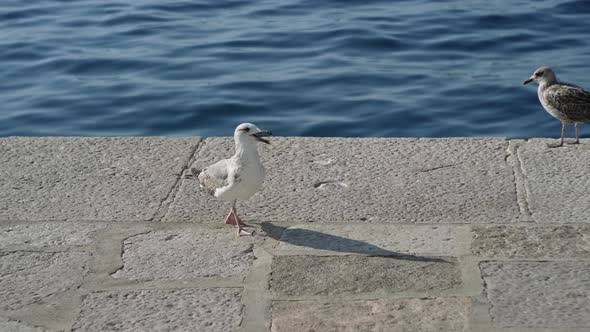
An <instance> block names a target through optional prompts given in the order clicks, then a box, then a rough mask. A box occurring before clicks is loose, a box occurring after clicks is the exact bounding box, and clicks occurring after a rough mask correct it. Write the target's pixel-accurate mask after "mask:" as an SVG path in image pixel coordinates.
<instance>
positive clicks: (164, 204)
mask: <svg viewBox="0 0 590 332" xmlns="http://www.w3.org/2000/svg"><path fill="white" fill-rule="evenodd" d="M205 142H206V140H204V139H203V138H200V139H199V142H197V144H196V145H195V146H194V147H193V148H192V149H191V152H190V154H189V157H188V158H187V159H186V162H185V163H184V165H183V166H182V169H181V170H180V172H179V173H178V175H177V177H176V181H174V184H173V185H172V187H171V188H170V191H169V192H168V194H167V195H166V197H164V199H162V200H161V201H160V204H159V206H158V208H157V209H156V212H155V213H154V215H153V216H152V218H150V220H149V221H155V220H156V219H157V221H160V222H161V221H162V220H164V218H165V217H166V215H167V214H168V212H169V210H170V206H172V204H173V203H174V201H175V200H176V195H177V194H178V191H179V190H180V184H181V182H182V178H183V176H184V173H185V171H186V170H187V169H188V168H189V167H190V166H191V165H192V164H193V162H194V161H195V159H196V157H197V154H198V153H199V151H200V150H201V148H202V146H203V145H205Z"/></svg>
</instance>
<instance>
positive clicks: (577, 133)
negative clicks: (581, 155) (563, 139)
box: [568, 122, 580, 144]
mask: <svg viewBox="0 0 590 332" xmlns="http://www.w3.org/2000/svg"><path fill="white" fill-rule="evenodd" d="M574 128H576V140H575V141H573V142H568V144H580V129H579V128H578V123H577V122H575V123H574Z"/></svg>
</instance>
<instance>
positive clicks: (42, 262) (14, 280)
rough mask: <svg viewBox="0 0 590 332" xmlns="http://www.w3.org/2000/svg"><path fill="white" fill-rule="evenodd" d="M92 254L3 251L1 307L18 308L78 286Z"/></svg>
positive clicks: (0, 263)
mask: <svg viewBox="0 0 590 332" xmlns="http://www.w3.org/2000/svg"><path fill="white" fill-rule="evenodd" d="M90 257H91V256H90V254H88V253H84V252H62V253H45V252H4V253H3V252H0V299H2V303H1V304H0V309H2V310H17V309H20V308H22V307H24V306H26V305H29V304H33V303H39V302H43V301H45V300H47V299H48V298H49V297H51V296H52V295H55V294H57V293H60V292H64V291H66V290H69V289H73V288H76V287H78V286H79V285H80V284H81V283H82V278H83V277H84V275H85V274H86V273H87V264H88V260H89V259H90Z"/></svg>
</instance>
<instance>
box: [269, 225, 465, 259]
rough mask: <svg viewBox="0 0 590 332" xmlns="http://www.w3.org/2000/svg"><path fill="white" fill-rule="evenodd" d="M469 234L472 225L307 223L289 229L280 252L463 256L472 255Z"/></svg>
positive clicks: (283, 233) (282, 237)
mask: <svg viewBox="0 0 590 332" xmlns="http://www.w3.org/2000/svg"><path fill="white" fill-rule="evenodd" d="M264 226H265V225H263V229H265V227H264ZM275 227H277V226H275ZM468 234H469V230H468V226H454V225H387V224H380V225H376V224H365V225H359V224H346V225H344V224H338V225H334V224H307V225H297V226H291V227H288V228H286V229H285V230H284V231H283V232H282V236H281V238H280V239H279V240H280V244H279V246H278V250H279V254H282V255H287V254H294V253H295V254H302V253H303V254H315V255H337V254H343V255H348V254H361V255H382V256H387V255H396V254H418V255H437V256H461V255H465V254H468V253H469V240H468V238H467V239H465V238H462V237H465V236H468Z"/></svg>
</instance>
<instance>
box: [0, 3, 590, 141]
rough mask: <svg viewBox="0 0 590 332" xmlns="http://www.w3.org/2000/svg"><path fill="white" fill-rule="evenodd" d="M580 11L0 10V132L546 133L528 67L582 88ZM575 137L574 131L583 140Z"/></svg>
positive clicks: (551, 127)
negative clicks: (249, 127)
mask: <svg viewBox="0 0 590 332" xmlns="http://www.w3.org/2000/svg"><path fill="white" fill-rule="evenodd" d="M588 13H590V2H589V1H585V0H577V1H573V0H537V1H526V0H515V1H510V2H502V3H498V2H492V1H488V0H485V1H484V0H473V1H469V2H466V1H460V0H448V1H434V0H418V1H396V2H395V3H392V2H390V1H385V0H371V1H366V0H363V1H361V0H345V1H341V0H338V1H336V0H329V1H312V0H286V1H281V2H276V1H246V0H218V1H205V0H199V1H189V0H174V1H165V2H162V1H156V0H138V1H134V2H121V1H109V2H101V1H79V2H63V1H58V0H43V1H35V2H32V1H31V2H27V4H25V5H23V2H22V1H18V0H6V1H3V2H2V5H0V29H2V31H3V38H2V39H1V40H0V61H1V62H2V64H3V66H2V67H0V75H1V77H2V78H3V79H2V80H0V91H1V92H0V103H1V105H2V108H0V136H6V135H90V136H92V135H230V134H231V133H232V127H233V126H235V125H236V124H237V123H239V122H243V121H249V122H254V123H258V124H259V125H260V126H262V127H265V128H271V129H273V132H275V133H277V134H278V135H311V136H427V137H433V136H509V137H533V136H547V135H552V136H558V135H559V123H558V122H557V121H556V120H554V119H552V118H551V117H550V116H549V115H547V114H545V113H544V112H543V111H542V109H541V106H540V105H539V103H538V101H537V99H536V98H537V97H536V93H535V91H534V88H532V87H528V86H527V87H523V86H522V81H523V80H524V79H525V78H527V77H528V76H529V75H530V73H531V72H532V71H533V70H534V69H535V68H536V67H538V66H540V65H551V66H553V67H554V68H555V70H556V71H557V73H558V75H559V76H560V77H561V78H563V79H564V80H567V81H571V82H575V83H577V84H579V85H582V86H584V87H586V88H588V89H590V76H589V75H588V73H589V72H590V64H589V62H588V59H589V56H590V39H588V38H587V31H588V30H589V29H590V20H588V19H587V14H588ZM586 127H588V126H584V127H583V132H582V133H583V135H584V136H588V135H589V133H590V129H589V128H586Z"/></svg>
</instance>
